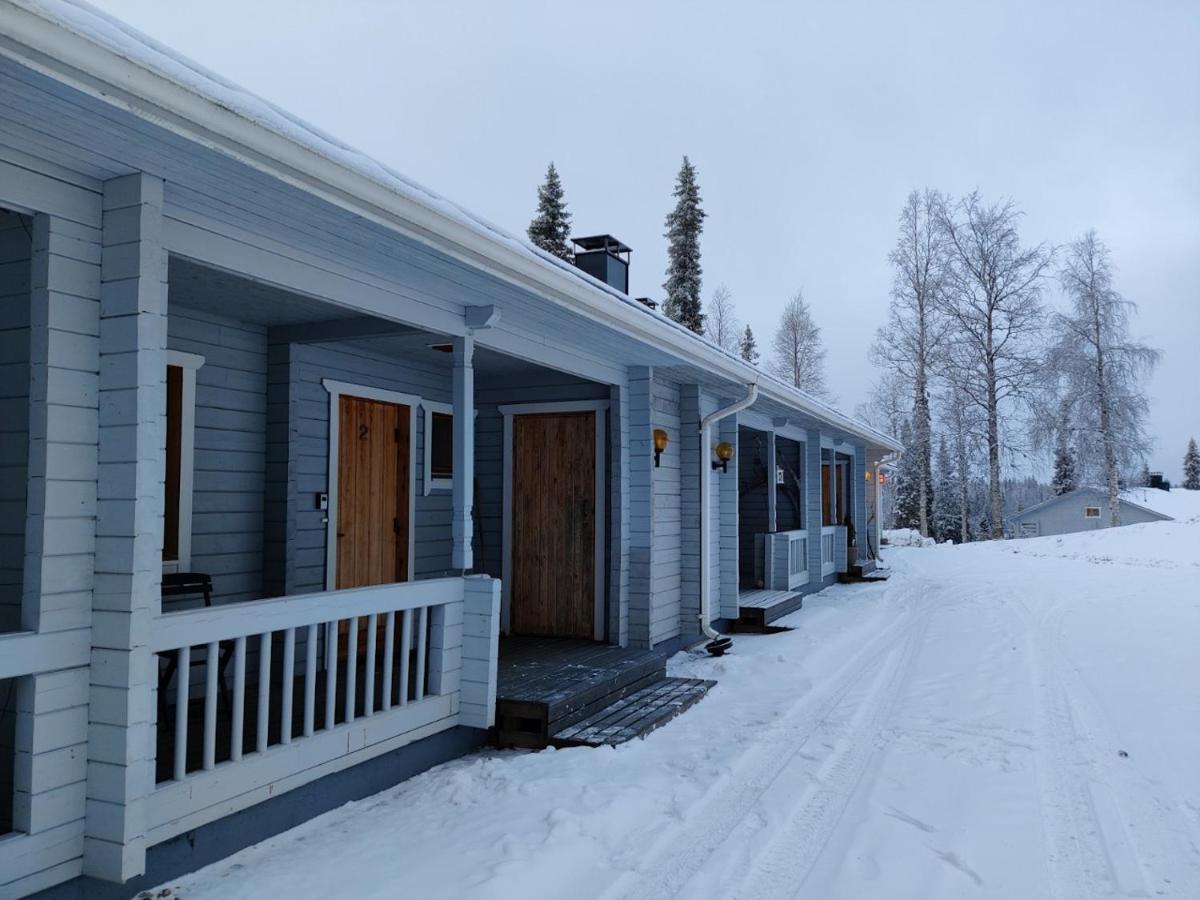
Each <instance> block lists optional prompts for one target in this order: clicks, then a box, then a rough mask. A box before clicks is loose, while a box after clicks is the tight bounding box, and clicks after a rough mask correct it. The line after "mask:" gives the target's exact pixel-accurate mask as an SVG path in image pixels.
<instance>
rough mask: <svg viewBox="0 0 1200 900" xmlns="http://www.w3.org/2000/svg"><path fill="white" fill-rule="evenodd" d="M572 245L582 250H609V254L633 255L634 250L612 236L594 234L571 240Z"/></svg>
mask: <svg viewBox="0 0 1200 900" xmlns="http://www.w3.org/2000/svg"><path fill="white" fill-rule="evenodd" d="M571 243H572V244H574V245H575V246H576V247H578V248H579V249H580V250H583V251H589V250H607V251H608V252H609V253H613V254H617V253H632V252H633V248H632V247H627V246H625V245H624V244H622V243H621V242H620V241H618V240H617V239H616V238H615V237H613V236H612V235H611V234H593V235H589V236H587V237H576V238H571Z"/></svg>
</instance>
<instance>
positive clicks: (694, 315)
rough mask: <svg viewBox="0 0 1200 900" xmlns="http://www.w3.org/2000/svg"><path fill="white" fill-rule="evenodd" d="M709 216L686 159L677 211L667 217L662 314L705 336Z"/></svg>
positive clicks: (678, 181)
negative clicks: (704, 249)
mask: <svg viewBox="0 0 1200 900" xmlns="http://www.w3.org/2000/svg"><path fill="white" fill-rule="evenodd" d="M705 215H706V213H705V212H704V210H703V209H702V208H701V207H700V185H699V184H697V182H696V167H695V166H693V165H692V164H691V161H689V160H688V158H687V157H686V156H685V157H684V158H683V165H681V166H680V167H679V175H678V176H676V179H675V208H674V209H672V210H671V211H670V212H669V213H667V230H666V233H665V235H664V237H666V238H667V240H668V242H669V243H668V246H667V280H666V282H664V283H663V290H665V291H666V292H667V299H666V302H665V303H664V304H663V312H664V313H666V314H667V316H668V317H669V318H671V319H674V320H675V321H676V322H679V323H680V324H681V325H684V326H686V327H688V328H690V329H691V330H692V331H694V332H696V333H697V334H704V313H703V312H702V311H701V309H700V276H701V274H702V271H703V270H702V269H701V267H700V232H702V231H703V230H704V217H705Z"/></svg>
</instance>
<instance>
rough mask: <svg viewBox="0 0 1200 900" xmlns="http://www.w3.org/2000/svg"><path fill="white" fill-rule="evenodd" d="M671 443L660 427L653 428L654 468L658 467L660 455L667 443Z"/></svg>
mask: <svg viewBox="0 0 1200 900" xmlns="http://www.w3.org/2000/svg"><path fill="white" fill-rule="evenodd" d="M643 433H644V432H643ZM669 443H671V438H670V437H669V436H668V435H667V433H666V432H665V431H663V430H662V429H661V428H655V429H654V468H656V469H657V468H658V463H659V459H660V458H661V457H662V454H663V451H664V450H666V449H667V444H669Z"/></svg>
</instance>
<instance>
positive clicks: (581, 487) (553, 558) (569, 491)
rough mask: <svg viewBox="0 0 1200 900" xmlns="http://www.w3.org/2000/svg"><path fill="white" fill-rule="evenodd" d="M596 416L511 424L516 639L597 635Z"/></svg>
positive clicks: (569, 415) (521, 418)
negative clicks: (524, 635) (520, 636)
mask: <svg viewBox="0 0 1200 900" xmlns="http://www.w3.org/2000/svg"><path fill="white" fill-rule="evenodd" d="M595 429H596V413H594V412H581V413H555V414H546V415H522V416H516V417H515V418H514V420H513V444H512V454H513V455H512V460H513V465H512V479H513V484H512V529H511V537H512V573H511V577H512V585H511V590H510V601H511V603H510V610H509V617H510V628H511V630H512V632H513V633H514V634H533V635H553V636H557V637H580V638H592V637H594V636H595V574H596V550H595V547H596V545H595V541H596V521H595V514H596V430H595Z"/></svg>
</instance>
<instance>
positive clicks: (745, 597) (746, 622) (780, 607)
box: [737, 589, 804, 630]
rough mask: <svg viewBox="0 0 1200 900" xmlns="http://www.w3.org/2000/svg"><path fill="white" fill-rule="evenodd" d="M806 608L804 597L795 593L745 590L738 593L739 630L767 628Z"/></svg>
mask: <svg viewBox="0 0 1200 900" xmlns="http://www.w3.org/2000/svg"><path fill="white" fill-rule="evenodd" d="M803 606H804V596H803V595H802V594H799V593H796V592H795V591H771V590H762V589H755V590H743V591H740V592H739V593H738V619H737V626H738V628H742V629H746V630H756V629H762V628H766V627H767V626H768V625H770V624H771V623H772V622H774V621H775V620H776V619H781V618H783V617H784V616H786V615H787V614H788V613H790V612H794V611H795V610H797V609H801V608H802V607H803Z"/></svg>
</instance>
